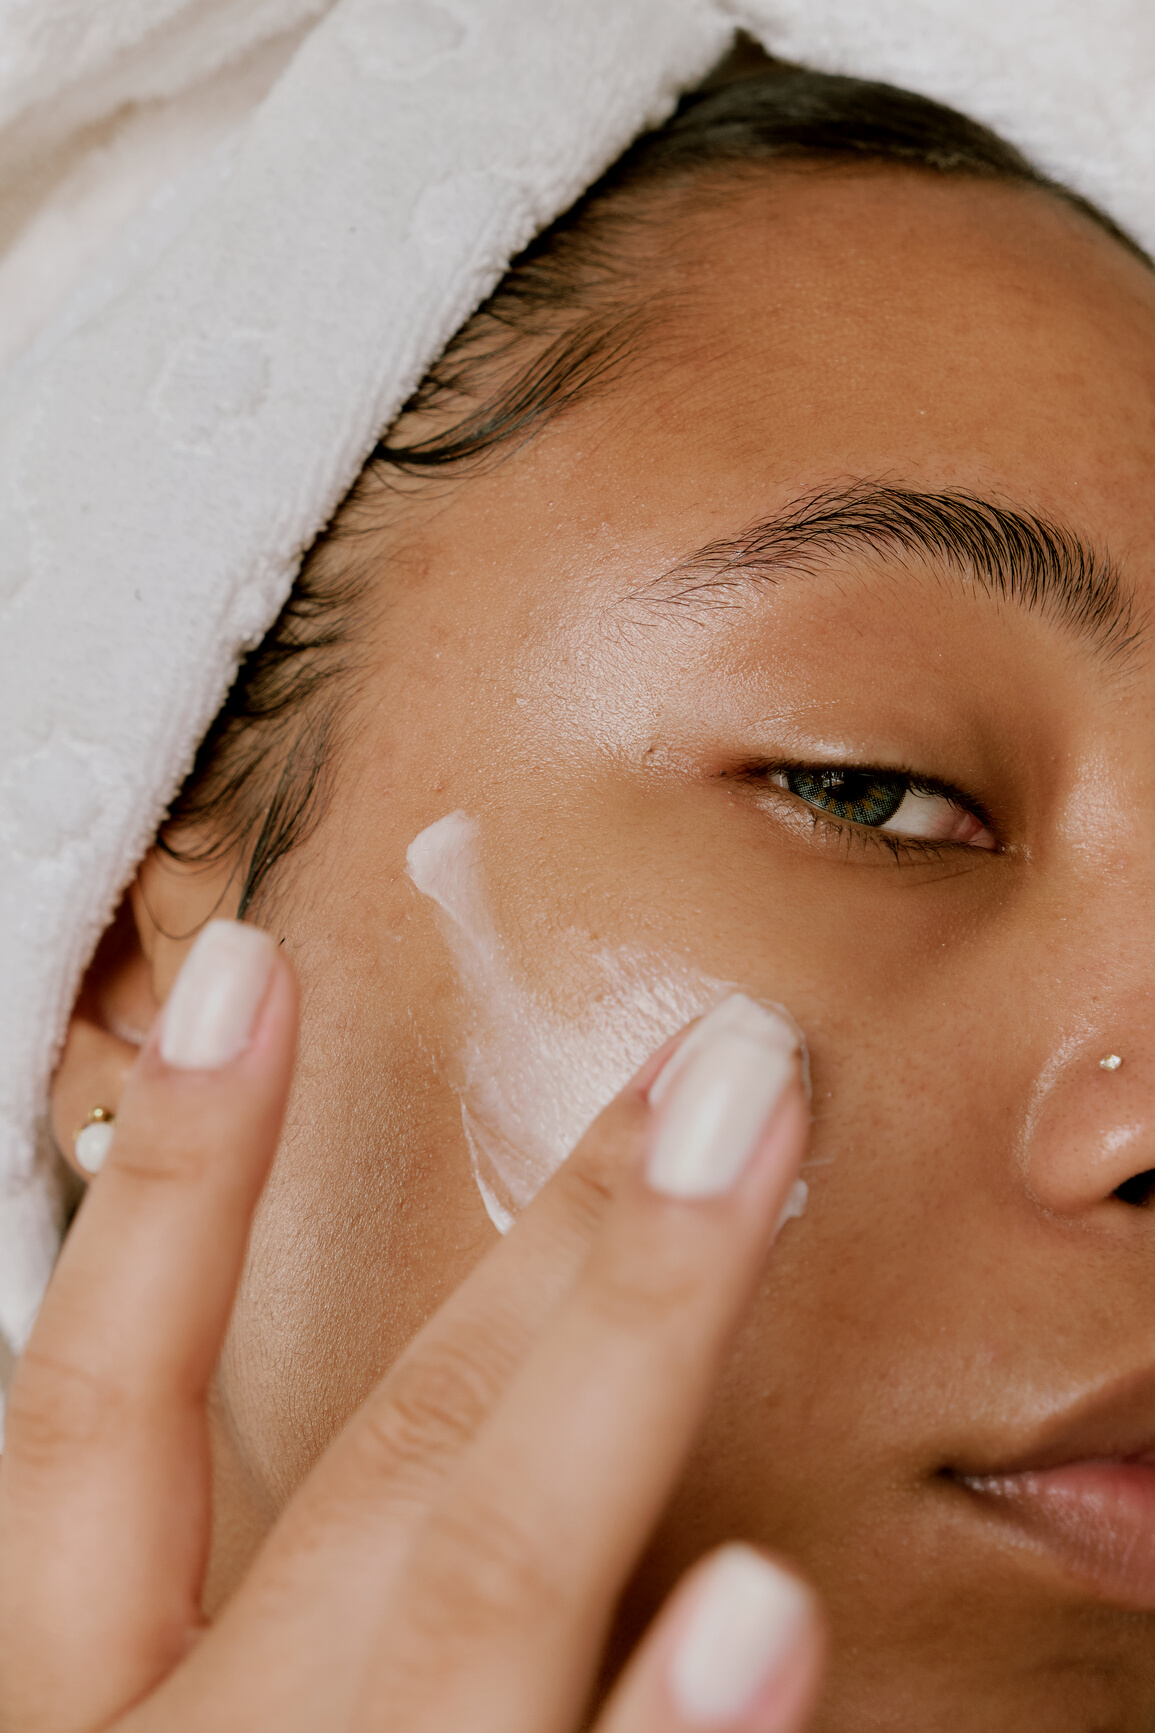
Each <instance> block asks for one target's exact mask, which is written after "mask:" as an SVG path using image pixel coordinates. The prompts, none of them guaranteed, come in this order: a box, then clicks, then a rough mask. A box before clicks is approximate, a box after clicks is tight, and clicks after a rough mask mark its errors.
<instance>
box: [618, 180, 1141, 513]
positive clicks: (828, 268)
mask: <svg viewBox="0 0 1155 1733" xmlns="http://www.w3.org/2000/svg"><path fill="white" fill-rule="evenodd" d="M667 233H668V237H669V257H668V264H667V267H666V268H667V269H669V270H670V271H671V272H672V273H676V276H677V283H678V292H677V293H676V294H675V295H673V296H672V297H670V302H669V305H670V309H671V310H670V312H669V314H668V316H667V319H666V321H665V324H664V327H663V331H662V337H661V339H660V340H659V341H657V342H656V343H655V347H654V354H655V356H656V357H658V358H659V361H658V364H657V365H655V366H654V367H653V368H651V369H648V370H646V369H643V377H644V378H645V386H644V389H639V390H637V391H636V392H634V393H632V394H627V395H629V396H631V397H632V406H631V407H627V409H626V413H625V414H622V413H621V407H622V406H620V405H619V406H618V413H617V414H616V415H615V416H614V417H613V419H612V421H611V422H610V423H609V427H608V439H607V444H608V445H609V446H613V445H615V444H621V443H630V444H632V445H633V447H634V449H635V451H636V452H638V453H639V454H640V453H641V452H642V451H644V450H647V449H650V448H660V449H661V450H662V452H663V462H664V465H665V466H666V468H667V471H668V472H669V473H670V474H671V477H673V475H674V474H675V473H678V472H681V471H684V469H685V467H686V466H687V465H692V467H693V468H694V469H695V470H696V472H697V473H698V474H699V476H704V473H705V472H707V471H708V472H709V474H710V475H711V476H712V478H713V480H714V483H715V485H718V486H721V485H723V483H724V478H725V477H726V476H727V475H728V476H729V477H730V478H731V482H732V484H733V486H734V487H735V488H736V489H739V490H740V488H741V478H743V477H745V478H747V479H749V480H750V481H751V482H753V483H754V485H758V484H759V483H760V482H761V483H765V484H770V485H776V484H777V483H779V482H784V483H788V484H789V483H793V482H795V481H803V482H804V483H805V482H808V481H809V480H812V479H817V480H821V481H826V480H828V479H829V478H830V477H831V475H833V474H838V473H848V474H853V475H857V476H862V475H871V476H880V475H886V476H888V477H894V476H898V475H900V474H901V479H903V480H904V481H912V480H917V481H919V482H922V483H925V484H931V485H940V486H941V485H951V486H969V487H976V488H978V489H979V490H980V491H983V492H989V491H990V489H991V488H992V487H995V488H1002V489H1003V490H1004V491H1006V492H1007V493H1008V494H1009V495H1011V496H1013V497H1015V498H1016V499H1018V500H1020V501H1021V502H1023V503H1029V504H1031V505H1033V506H1034V507H1036V508H1038V509H1042V510H1046V511H1050V512H1055V513H1060V514H1061V515H1066V514H1067V513H1068V512H1069V510H1070V507H1071V505H1072V503H1073V502H1074V501H1077V502H1078V505H1079V508H1080V509H1081V510H1082V511H1084V512H1085V513H1087V514H1089V518H1090V520H1091V521H1089V522H1088V523H1087V524H1086V525H1085V526H1084V527H1086V528H1088V530H1090V531H1092V532H1098V533H1101V532H1103V531H1104V530H1106V529H1107V528H1111V529H1113V530H1114V533H1115V535H1116V537H1117V536H1118V533H1119V523H1118V514H1119V513H1120V512H1124V513H1125V515H1126V517H1127V519H1128V525H1127V530H1126V533H1127V535H1130V534H1131V533H1132V532H1133V530H1135V529H1136V528H1137V526H1138V525H1139V524H1140V523H1141V522H1142V520H1143V518H1144V516H1145V513H1146V499H1147V493H1148V478H1149V476H1150V473H1151V468H1150V466H1151V460H1152V458H1153V457H1155V275H1153V274H1152V273H1151V272H1149V271H1148V270H1146V269H1145V268H1144V266H1143V265H1142V264H1141V263H1140V262H1139V261H1137V260H1136V259H1134V258H1133V257H1131V256H1130V255H1129V254H1128V253H1127V252H1126V251H1125V250H1124V249H1123V248H1122V247H1121V246H1119V245H1118V244H1117V243H1116V242H1114V241H1113V240H1112V239H1111V238H1110V237H1109V236H1107V235H1106V234H1105V233H1103V232H1102V231H1100V230H1098V229H1097V228H1096V227H1095V225H1094V224H1092V223H1091V222H1090V221H1089V220H1088V219H1087V218H1085V217H1083V216H1082V215H1081V214H1080V213H1078V212H1077V211H1074V210H1072V209H1070V208H1068V207H1066V206H1064V205H1063V204H1062V203H1061V202H1060V201H1058V200H1057V199H1055V198H1054V197H1052V196H1051V195H1049V194H1047V193H1045V192H1041V191H1037V190H1035V189H1031V188H1021V187H1017V186H1010V185H1004V184H1001V183H999V182H995V181H985V180H980V179H977V178H971V177H961V176H960V177H949V176H936V175H933V174H930V173H927V172H920V171H909V172H908V171H903V170H894V169H878V170H875V169H872V168H864V169H862V170H854V171H846V170H844V169H839V170H836V171H832V170H828V169H825V168H820V169H817V170H816V169H811V168H798V169H787V170H776V171H774V172H773V173H770V174H766V175H759V176H751V177H749V178H748V179H747V180H746V181H745V182H744V183H743V184H740V185H739V186H738V187H737V188H733V189H730V190H728V191H726V192H725V194H724V195H723V196H719V197H718V198H716V199H714V200H712V201H710V200H706V199H703V198H702V197H701V196H700V195H695V194H694V193H692V192H691V191H687V192H686V193H685V194H684V195H683V196H682V199H681V202H680V208H679V209H678V210H677V212H676V215H675V218H674V220H672V221H671V222H670V224H669V225H668V230H667ZM622 455H623V454H622V453H621V451H618V452H617V453H615V457H616V458H617V459H620V457H621V456H622ZM736 503H737V502H736ZM1104 514H1105V515H1106V517H1107V518H1110V519H1111V520H1112V521H1111V522H1110V523H1107V522H1104V521H1102V519H1103V517H1104ZM1095 519H1099V520H1100V521H1098V522H1095V521H1094V520H1095Z"/></svg>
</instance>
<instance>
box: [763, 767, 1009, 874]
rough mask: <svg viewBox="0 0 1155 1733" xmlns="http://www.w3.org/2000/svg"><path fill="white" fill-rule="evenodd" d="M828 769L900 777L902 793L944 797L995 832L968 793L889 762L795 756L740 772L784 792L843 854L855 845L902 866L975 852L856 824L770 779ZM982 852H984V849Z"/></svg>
mask: <svg viewBox="0 0 1155 1733" xmlns="http://www.w3.org/2000/svg"><path fill="white" fill-rule="evenodd" d="M832 770H834V771H843V772H848V773H853V774H856V775H860V776H867V777H869V776H878V777H882V778H886V779H888V780H893V781H898V780H900V779H901V780H902V781H904V782H905V783H906V790H905V792H908V793H914V794H925V795H937V796H939V797H941V798H942V799H943V800H948V801H950V803H951V804H952V805H953V806H956V807H958V808H960V809H961V810H962V811H963V812H968V813H971V814H972V815H973V816H974V817H975V818H976V819H978V821H979V822H980V823H981V824H983V825H984V826H986V827H987V828H988V829H989V830H990V831H991V833H992V835H993V834H994V826H993V825H992V824H991V821H990V819H989V818H988V817H987V815H986V813H985V811H984V810H983V808H982V807H981V806H980V805H979V804H978V802H977V801H975V800H973V799H972V798H971V797H970V796H969V795H967V794H964V793H963V791H962V790H961V789H959V788H955V787H954V786H953V785H952V784H950V783H946V782H939V781H936V780H935V779H933V778H928V777H925V776H919V775H918V774H917V773H916V772H915V771H912V770H900V769H897V768H896V767H894V766H893V765H891V766H886V767H883V766H880V765H876V764H840V763H826V764H815V763H810V762H803V761H801V760H799V759H788V760H781V759H780V760H777V761H775V762H773V763H764V764H758V765H751V766H749V767H748V769H747V770H746V771H745V772H744V774H745V776H747V777H748V778H749V779H750V780H752V781H753V782H755V783H756V784H758V785H759V786H760V787H766V786H767V785H769V786H772V787H773V788H774V793H775V794H777V795H782V796H784V797H785V798H786V800H788V801H789V802H790V804H791V806H792V807H793V808H794V809H795V810H798V809H802V811H804V812H805V814H806V816H807V817H808V818H809V820H810V825H811V829H812V830H814V831H821V832H822V833H824V835H825V836H827V837H828V838H830V839H831V841H835V840H837V841H838V842H840V843H842V844H843V845H844V847H845V851H846V854H847V857H849V855H850V853H851V851H852V850H853V849H856V848H857V849H859V850H861V851H862V852H863V853H867V852H874V853H883V854H886V855H887V856H889V858H890V860H891V862H893V863H894V864H895V865H901V864H902V863H903V862H907V861H912V860H918V861H922V862H926V861H932V862H933V861H941V860H944V859H947V858H951V859H954V860H957V859H958V856H959V853H960V851H961V850H964V849H965V850H966V851H967V852H968V853H971V852H974V850H973V845H971V844H970V843H964V842H949V841H941V840H934V839H930V838H923V837H914V836H903V835H901V834H900V833H899V832H896V831H887V830H882V829H881V828H880V827H879V826H877V825H864V824H855V823H854V821H853V820H852V819H844V818H838V817H837V816H835V815H834V814H832V813H830V812H828V811H825V810H824V809H823V808H822V807H819V806H815V805H814V804H813V803H812V802H810V801H808V800H805V799H804V798H803V797H802V796H801V795H798V794H795V793H793V792H792V791H791V790H789V789H786V788H781V787H779V786H778V785H777V784H771V783H770V779H771V777H773V776H776V775H789V774H790V773H791V772H794V773H796V774H797V773H799V772H801V773H809V774H811V775H815V776H819V775H821V774H822V772H823V771H832ZM980 852H987V851H986V850H983V851H980ZM991 852H996V853H997V852H999V850H998V847H997V845H996V848H995V850H994V851H991Z"/></svg>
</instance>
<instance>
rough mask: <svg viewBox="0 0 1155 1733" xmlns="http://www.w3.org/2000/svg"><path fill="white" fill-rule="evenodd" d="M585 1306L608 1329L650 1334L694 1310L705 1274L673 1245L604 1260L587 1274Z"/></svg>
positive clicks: (619, 1331) (636, 1334)
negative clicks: (672, 1248)
mask: <svg viewBox="0 0 1155 1733" xmlns="http://www.w3.org/2000/svg"><path fill="white" fill-rule="evenodd" d="M585 1287H586V1292H585V1296H584V1298H585V1303H586V1305H587V1306H588V1308H589V1310H590V1312H591V1313H592V1314H593V1317H594V1318H595V1320H596V1321H597V1322H598V1323H599V1324H601V1325H602V1326H604V1327H605V1328H606V1329H607V1330H611V1331H614V1332H615V1333H625V1334H629V1335H633V1336H651V1335H653V1334H654V1333H655V1332H657V1331H659V1330H661V1329H664V1328H667V1327H668V1326H669V1324H670V1322H671V1320H676V1319H679V1318H682V1317H684V1316H685V1315H686V1314H687V1313H688V1312H690V1311H691V1310H693V1308H694V1307H695V1305H696V1304H697V1303H698V1301H699V1299H700V1297H701V1293H702V1279H701V1271H700V1269H699V1268H698V1267H697V1265H696V1263H695V1262H694V1261H693V1260H686V1259H684V1258H681V1257H679V1256H677V1255H676V1253H674V1252H672V1251H671V1249H670V1248H668V1247H662V1248H658V1247H654V1248H652V1250H651V1254H650V1255H646V1251H645V1248H637V1251H636V1254H635V1255H631V1256H629V1257H625V1258H623V1257H622V1256H617V1257H612V1258H608V1259H606V1260H604V1261H602V1260H599V1261H598V1262H597V1263H596V1264H595V1265H593V1266H591V1267H590V1268H589V1269H588V1270H587V1272H586V1275H585Z"/></svg>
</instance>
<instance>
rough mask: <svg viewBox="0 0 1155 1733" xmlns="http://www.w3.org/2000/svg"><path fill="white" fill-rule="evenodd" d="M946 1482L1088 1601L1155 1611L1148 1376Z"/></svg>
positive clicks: (1153, 1380)
mask: <svg viewBox="0 0 1155 1733" xmlns="http://www.w3.org/2000/svg"><path fill="white" fill-rule="evenodd" d="M947 1474H948V1478H949V1479H951V1480H953V1481H954V1482H955V1484H956V1485H958V1486H959V1487H960V1488H962V1489H963V1490H965V1492H966V1493H968V1494H969V1495H970V1496H971V1497H972V1498H973V1499H975V1500H976V1501H977V1502H978V1503H979V1504H980V1505H981V1506H982V1507H983V1508H984V1509H985V1511H986V1513H987V1514H988V1515H990V1516H993V1517H995V1518H996V1519H999V1520H1001V1521H1003V1522H1006V1523H1009V1524H1011V1525H1012V1526H1013V1527H1015V1528H1017V1529H1018V1530H1019V1531H1020V1533H1021V1534H1023V1535H1025V1536H1027V1537H1029V1538H1030V1539H1031V1540H1032V1541H1033V1542H1034V1543H1035V1545H1036V1547H1037V1546H1042V1547H1043V1548H1044V1549H1045V1550H1046V1551H1047V1552H1049V1553H1050V1554H1051V1555H1052V1557H1053V1558H1054V1560H1055V1562H1056V1563H1058V1564H1059V1565H1060V1566H1061V1567H1062V1569H1063V1571H1064V1572H1065V1574H1067V1575H1068V1576H1073V1577H1075V1578H1077V1579H1078V1580H1079V1581H1080V1582H1081V1583H1082V1584H1083V1585H1084V1586H1085V1587H1088V1588H1090V1589H1091V1590H1092V1591H1093V1593H1094V1594H1095V1596H1096V1598H1100V1599H1104V1600H1108V1601H1111V1602H1113V1603H1115V1604H1117V1605H1122V1606H1127V1607H1131V1608H1135V1609H1137V1610H1141V1611H1146V1612H1155V1368H1148V1369H1146V1370H1145V1371H1144V1372H1143V1373H1141V1374H1140V1375H1138V1376H1132V1377H1130V1378H1128V1379H1126V1380H1124V1381H1122V1382H1117V1383H1114V1384H1113V1385H1111V1386H1110V1387H1109V1388H1108V1389H1106V1390H1104V1391H1100V1392H1097V1393H1094V1394H1093V1395H1092V1396H1091V1397H1090V1398H1087V1399H1084V1400H1082V1401H1080V1402H1078V1403H1076V1404H1074V1405H1073V1406H1071V1407H1068V1408H1067V1409H1066V1410H1065V1411H1064V1412H1063V1413H1062V1414H1060V1415H1058V1416H1055V1417H1053V1418H1052V1419H1051V1420H1049V1421H1048V1422H1047V1423H1046V1424H1045V1425H1044V1426H1043V1427H1041V1428H1040V1429H1039V1430H1038V1431H1037V1432H1036V1434H1035V1436H1034V1438H1033V1439H1031V1440H1030V1441H1029V1442H1027V1443H1026V1445H1025V1447H1024V1448H1022V1449H1021V1450H1018V1451H1015V1452H1013V1453H1011V1452H1008V1453H1007V1454H1006V1455H1005V1456H1003V1457H1002V1458H1001V1461H1000V1462H999V1463H998V1464H997V1465H994V1464H990V1465H988V1464H986V1463H983V1464H980V1463H977V1462H976V1463H972V1464H968V1465H967V1466H966V1467H965V1468H964V1467H962V1466H961V1465H956V1466H954V1467H952V1468H951V1469H949V1470H948V1471H947Z"/></svg>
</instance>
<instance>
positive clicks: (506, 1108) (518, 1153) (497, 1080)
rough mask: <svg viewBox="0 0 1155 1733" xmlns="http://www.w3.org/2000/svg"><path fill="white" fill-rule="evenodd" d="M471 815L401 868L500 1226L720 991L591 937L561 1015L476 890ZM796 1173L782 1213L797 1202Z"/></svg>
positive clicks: (480, 1176) (670, 965)
mask: <svg viewBox="0 0 1155 1733" xmlns="http://www.w3.org/2000/svg"><path fill="white" fill-rule="evenodd" d="M479 829H480V827H479V825H478V822H477V820H476V819H475V818H470V817H469V816H468V814H466V813H464V812H451V813H447V814H446V816H445V817H444V818H440V819H438V820H437V822H436V823H435V824H431V825H429V826H428V828H427V829H425V830H423V831H421V832H420V834H419V835H418V836H415V837H414V839H413V841H412V842H411V843H410V845H409V849H408V853H407V856H406V860H407V864H408V869H409V877H410V878H411V879H412V881H413V883H414V884H415V885H416V887H417V889H418V890H419V891H420V892H421V893H422V894H423V895H424V896H427V897H430V898H431V899H432V900H433V902H435V903H436V904H437V907H438V910H439V912H440V925H441V930H442V932H443V934H444V936H445V941H446V943H447V944H448V945H449V947H450V950H451V951H452V953H453V957H454V961H455V963H456V966H457V972H458V977H459V979H460V983H461V987H462V993H463V998H464V1003H465V1024H464V1029H463V1038H462V1045H461V1048H460V1051H459V1052H458V1054H457V1055H456V1056H455V1060H454V1063H453V1065H452V1068H451V1071H450V1081H451V1082H452V1084H453V1086H454V1088H455V1089H456V1091H457V1094H458V1096H459V1097H460V1100H461V1122H462V1125H463V1126H464V1128H465V1136H466V1139H467V1141H468V1144H469V1151H470V1157H471V1160H472V1163H473V1176H474V1179H475V1180H476V1182H477V1188H478V1190H479V1191H480V1193H481V1197H482V1200H483V1202H484V1204H485V1207H486V1210H487V1211H488V1212H489V1218H490V1220H491V1221H492V1222H493V1224H494V1226H495V1227H496V1228H497V1229H498V1231H499V1232H501V1233H506V1232H508V1230H509V1229H510V1227H511V1226H512V1225H513V1220H514V1217H515V1216H516V1215H517V1213H518V1211H519V1210H521V1209H524V1207H525V1205H526V1204H527V1203H529V1202H530V1200H531V1199H532V1198H534V1197H535V1196H536V1195H537V1193H538V1192H539V1191H540V1190H541V1188H542V1186H543V1185H544V1184H545V1182H546V1180H547V1179H548V1178H549V1177H550V1175H551V1174H552V1173H554V1172H555V1171H556V1169H557V1168H558V1167H560V1166H561V1164H562V1162H563V1161H564V1160H565V1158H566V1156H567V1155H569V1153H570V1151H571V1150H572V1149H573V1147H574V1145H575V1144H576V1143H577V1141H578V1139H579V1138H580V1137H581V1134H582V1132H583V1131H584V1130H585V1129H586V1127H587V1126H588V1125H589V1124H590V1122H591V1120H593V1119H595V1118H596V1117H597V1115H598V1114H599V1113H600V1112H601V1110H602V1108H603V1107H604V1106H605V1105H606V1103H607V1102H608V1101H610V1100H611V1099H612V1098H613V1096H615V1095H616V1094H617V1092H618V1090H619V1089H621V1088H622V1087H623V1086H624V1085H625V1084H626V1083H627V1082H628V1081H629V1079H630V1078H631V1077H632V1076H633V1075H634V1072H635V1071H637V1070H638V1068H639V1067H640V1066H641V1064H642V1062H643V1061H644V1060H645V1059H646V1058H648V1056H649V1055H650V1054H651V1053H653V1052H654V1050H655V1049H656V1048H657V1047H659V1046H661V1044H662V1042H663V1041H667V1040H668V1039H669V1037H670V1036H671V1035H673V1034H675V1033H676V1032H677V1031H678V1030H679V1029H680V1028H682V1026H683V1025H684V1024H685V1023H688V1022H689V1021H690V1019H691V1018H692V1017H699V1016H701V1015H702V1013H703V1012H705V1011H708V1010H709V1009H710V1007H711V1006H712V1005H716V1004H717V1003H718V1001H719V1000H720V999H724V998H725V997H726V995H727V994H728V993H731V992H733V991H734V987H733V983H731V982H728V981H719V980H715V979H714V977H713V976H711V975H706V974H704V973H703V972H702V971H701V970H699V969H695V968H694V967H693V966H692V965H691V964H689V963H687V962H685V960H684V959H682V958H677V957H669V956H663V955H659V954H658V953H657V952H654V951H648V950H643V949H639V948H632V947H631V948H617V949H613V950H608V949H602V948H598V947H595V946H591V950H590V955H589V975H588V986H587V988H586V993H585V996H584V1002H583V1003H582V1005H581V1006H580V1008H579V1009H578V1010H576V1011H573V1012H570V1013H566V1014H563V1013H561V1012H559V1011H558V1009H557V1008H556V1006H554V1005H552V1004H551V1003H549V1002H548V1001H547V1000H546V998H545V997H544V995H543V994H542V992H541V990H540V989H539V988H536V987H535V986H534V985H533V984H532V983H531V982H530V981H528V980H527V979H526V978H525V974H524V971H523V970H522V969H520V968H519V967H518V966H517V964H516V962H515V961H514V959H513V957H512V955H511V953H510V950H509V947H508V946H507V945H506V943H505V942H504V941H503V939H502V936H501V934H500V933H499V932H498V930H497V927H496V925H495V923H494V920H493V916H492V913H491V911H490V907H489V903H488V901H487V899H486V895H485V882H484V874H483V872H482V869H481V863H480V855H479V848H478V835H479ZM806 1197H807V1189H806V1182H805V1181H804V1180H799V1181H798V1182H797V1183H796V1185H795V1187H794V1190H793V1192H792V1193H791V1196H790V1199H789V1202H788V1203H787V1206H786V1209H785V1211H784V1214H783V1220H786V1219H787V1218H788V1217H790V1216H794V1215H801V1214H802V1211H803V1210H804V1209H805V1207H806Z"/></svg>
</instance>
